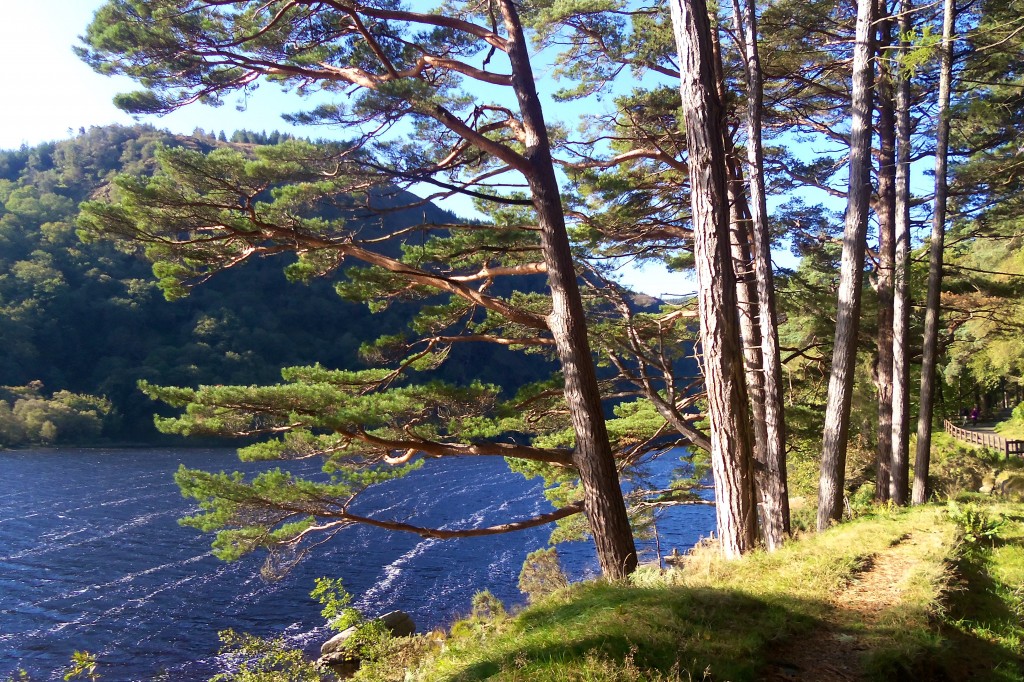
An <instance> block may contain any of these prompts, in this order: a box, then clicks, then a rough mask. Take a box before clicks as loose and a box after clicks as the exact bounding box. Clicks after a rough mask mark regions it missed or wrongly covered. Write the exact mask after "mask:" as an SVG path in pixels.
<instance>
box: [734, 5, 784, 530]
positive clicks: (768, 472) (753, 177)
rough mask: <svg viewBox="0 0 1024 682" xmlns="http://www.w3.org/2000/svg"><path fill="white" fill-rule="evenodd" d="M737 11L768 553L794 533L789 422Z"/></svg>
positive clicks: (756, 115) (758, 102)
mask: <svg viewBox="0 0 1024 682" xmlns="http://www.w3.org/2000/svg"><path fill="white" fill-rule="evenodd" d="M733 11H734V12H735V14H736V17H737V19H738V20H739V23H740V25H741V27H742V30H739V31H737V36H738V38H739V41H740V47H741V50H742V51H743V65H744V74H745V76H746V80H747V117H746V119H747V120H746V124H747V163H748V165H749V167H748V169H747V183H748V185H749V187H750V217H751V230H750V233H751V243H752V245H753V258H754V279H755V281H756V285H757V303H758V320H759V322H760V328H761V364H762V368H763V370H764V381H763V391H764V423H765V445H764V455H763V459H762V460H760V461H759V462H760V465H761V466H762V467H763V472H762V474H761V475H760V477H759V480H758V484H759V488H760V499H761V504H762V505H763V509H764V513H763V515H762V516H763V520H764V539H765V545H766V546H767V548H768V549H769V550H774V549H777V548H778V547H780V546H781V545H782V542H783V541H784V539H785V536H787V535H789V533H790V523H789V483H788V480H787V475H786V420H785V410H784V407H783V406H784V404H785V403H784V396H783V392H782V391H783V389H782V361H781V358H780V355H779V324H778V316H777V314H776V307H775V281H774V274H773V272H772V255H771V242H772V240H771V234H770V233H769V231H768V207H767V197H766V191H765V183H764V147H763V145H762V141H761V112H762V110H763V108H764V79H763V75H762V72H761V58H760V55H759V54H758V49H757V13H756V7H755V3H754V0H746V4H745V7H744V6H742V5H740V4H739V2H736V1H734V4H733Z"/></svg>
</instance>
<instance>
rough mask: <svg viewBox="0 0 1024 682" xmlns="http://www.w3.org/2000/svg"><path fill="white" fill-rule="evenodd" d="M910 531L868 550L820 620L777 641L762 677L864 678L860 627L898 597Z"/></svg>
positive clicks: (909, 562) (819, 681)
mask: <svg viewBox="0 0 1024 682" xmlns="http://www.w3.org/2000/svg"><path fill="white" fill-rule="evenodd" d="M914 544H915V542H914V538H913V536H912V535H905V536H903V537H902V538H899V539H898V540H897V541H896V543H894V544H893V545H892V546H891V547H889V548H888V549H886V550H885V551H883V552H879V553H878V554H875V555H872V556H871V557H870V558H869V559H868V561H867V562H866V564H865V566H864V568H863V569H862V570H861V571H860V572H859V573H858V574H857V575H856V576H854V579H853V581H852V582H851V583H850V584H849V585H848V586H847V587H846V589H844V590H843V591H842V592H840V593H839V594H837V595H836V596H835V598H834V599H832V600H831V604H830V608H829V609H828V611H827V612H826V614H825V616H824V621H823V622H822V623H821V624H820V625H819V626H818V627H817V628H816V629H815V630H814V631H813V632H810V633H807V634H806V635H803V636H796V637H794V638H791V639H788V640H786V641H784V642H782V643H781V644H780V646H779V647H778V648H776V649H775V651H774V652H773V654H772V657H771V659H770V660H769V662H768V664H767V665H766V666H765V670H764V672H763V673H762V676H761V677H760V679H761V680H762V681H763V682H781V681H783V680H807V681H812V680H813V681H815V682H848V681H851V680H861V679H863V674H862V670H861V662H860V659H861V654H862V653H863V652H864V651H866V650H867V649H868V648H869V644H868V643H867V641H866V637H865V629H866V628H870V627H871V626H872V625H876V624H878V622H879V621H880V619H881V617H882V615H883V614H884V613H885V612H886V611H888V610H889V609H891V608H892V607H894V606H896V605H897V604H898V603H899V601H900V596H901V594H902V592H903V589H904V585H905V584H906V580H907V577H908V575H909V574H910V570H911V568H912V567H913V566H914V564H915V561H914V559H913V558H912V557H911V555H912V550H913V547H914Z"/></svg>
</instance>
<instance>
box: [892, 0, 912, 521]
mask: <svg viewBox="0 0 1024 682" xmlns="http://www.w3.org/2000/svg"><path fill="white" fill-rule="evenodd" d="M911 9H912V5H911V0H901V2H900V19H899V34H900V49H899V54H900V56H901V58H902V56H903V55H905V54H906V53H907V52H908V51H909V50H910V43H909V41H908V37H909V36H910V28H911V24H910V13H911ZM897 73H898V76H897V81H896V83H897V86H896V152H897V157H898V163H897V165H896V210H895V214H896V215H895V217H896V253H895V259H894V263H893V275H894V277H893V312H892V314H893V319H892V378H893V382H892V465H891V466H890V469H889V499H890V500H892V501H893V502H894V503H896V504H899V505H904V504H906V503H907V496H908V495H907V493H908V487H909V486H908V478H909V469H910V466H909V459H910V456H909V448H910V348H909V347H908V341H909V327H910V287H909V286H908V280H909V278H910V152H911V149H910V76H909V75H908V74H907V73H906V72H905V71H904V70H903V69H902V68H901V69H899V70H898V72H897Z"/></svg>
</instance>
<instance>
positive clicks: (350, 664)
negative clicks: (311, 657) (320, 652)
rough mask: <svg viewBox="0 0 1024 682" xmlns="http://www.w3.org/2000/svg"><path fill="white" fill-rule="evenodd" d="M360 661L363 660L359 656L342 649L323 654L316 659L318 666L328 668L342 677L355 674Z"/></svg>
mask: <svg viewBox="0 0 1024 682" xmlns="http://www.w3.org/2000/svg"><path fill="white" fill-rule="evenodd" d="M360 663H361V661H360V660H359V659H358V658H353V657H351V656H349V655H348V654H346V653H345V652H342V651H338V652H335V653H331V654H327V655H326V656H321V657H320V658H318V659H317V661H316V665H317V667H319V668H327V669H329V670H331V671H332V672H334V673H335V674H336V675H338V677H340V678H341V679H346V678H349V677H352V676H353V675H355V674H356V671H357V670H359V665H360Z"/></svg>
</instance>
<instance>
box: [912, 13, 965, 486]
mask: <svg viewBox="0 0 1024 682" xmlns="http://www.w3.org/2000/svg"><path fill="white" fill-rule="evenodd" d="M955 14H956V4H955V2H954V0H945V1H944V2H943V5H942V64H941V66H940V71H939V111H938V114H937V115H938V117H939V120H938V128H937V130H936V132H935V207H934V210H933V211H932V239H931V249H930V254H929V258H928V302H927V303H926V305H925V316H924V349H923V355H922V359H921V401H920V404H921V411H920V413H919V414H918V415H917V453H916V457H915V458H914V499H913V502H914V504H924V503H925V502H926V501H927V500H928V465H929V464H930V461H931V448H932V412H933V410H934V406H935V403H934V400H935V362H936V358H937V356H938V345H939V303H940V299H941V295H942V257H943V250H944V248H945V239H946V199H947V197H948V196H949V186H948V184H947V181H946V160H947V157H948V155H949V93H950V88H951V87H952V81H953V20H954V16H955Z"/></svg>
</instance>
